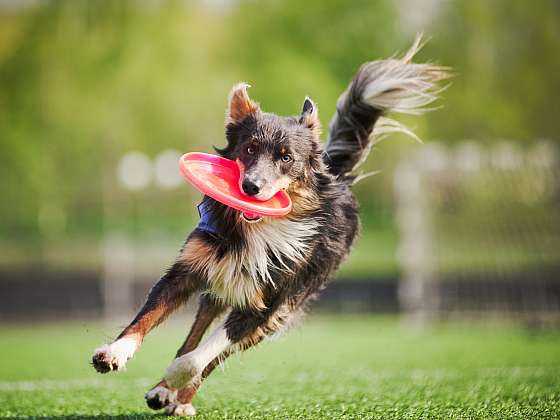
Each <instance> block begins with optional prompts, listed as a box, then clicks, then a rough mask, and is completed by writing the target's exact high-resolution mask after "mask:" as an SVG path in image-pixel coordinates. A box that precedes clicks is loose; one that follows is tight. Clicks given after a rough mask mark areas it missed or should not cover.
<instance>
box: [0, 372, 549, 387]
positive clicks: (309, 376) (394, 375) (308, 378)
mask: <svg viewBox="0 0 560 420" xmlns="http://www.w3.org/2000/svg"><path fill="white" fill-rule="evenodd" d="M551 369H556V370H557V369H560V366H550V368H547V367H543V366H533V367H531V366H523V367H495V368H493V367H486V368H477V369H443V368H435V369H377V370H376V369H371V368H368V369H359V370H356V369H354V370H349V371H348V372H347V375H348V377H349V378H352V377H354V378H357V379H360V378H362V379H369V380H375V381H378V380H384V379H398V378H403V379H409V380H412V381H416V382H418V381H420V382H421V381H423V380H442V379H453V378H460V377H464V376H468V377H470V376H471V375H479V376H481V377H484V378H488V377H495V378H501V377H504V376H507V377H535V376H543V375H547V374H548V373H549V372H550V370H551ZM248 377H249V378H252V379H255V380H257V379H258V380H259V381H263V380H267V376H266V375H264V374H263V373H262V372H259V371H255V372H251V373H249V374H248ZM329 378H330V376H329V375H328V372H327V373H325V372H323V373H313V372H311V373H303V372H302V373H299V374H296V375H294V376H293V380H294V381H295V382H299V383H307V382H309V383H314V382H320V381H325V380H329ZM270 380H271V381H272V380H273V378H270ZM155 383H156V381H154V379H153V378H136V379H127V378H119V379H115V378H81V379H37V380H29V381H0V392H9V391H13V392H21V391H59V390H60V391H65V390H76V389H88V388H105V389H106V388H117V387H122V386H134V387H139V388H146V387H150V386H153V385H154V384H155Z"/></svg>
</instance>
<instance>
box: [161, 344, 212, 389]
mask: <svg viewBox="0 0 560 420" xmlns="http://www.w3.org/2000/svg"><path fill="white" fill-rule="evenodd" d="M202 369H204V366H202V365H201V363H199V361H198V360H197V358H196V357H195V354H194V352H191V353H187V354H185V355H184V356H181V357H178V358H177V359H175V360H174V361H173V362H172V363H171V365H169V367H168V368H167V372H165V381H166V382H167V383H168V384H169V386H171V387H172V388H176V389H181V388H184V387H185V386H186V385H187V384H188V383H189V382H191V381H192V380H193V379H194V378H196V377H198V376H199V375H200V374H201V373H202Z"/></svg>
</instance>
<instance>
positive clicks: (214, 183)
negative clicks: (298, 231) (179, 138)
mask: <svg viewBox="0 0 560 420" xmlns="http://www.w3.org/2000/svg"><path fill="white" fill-rule="evenodd" d="M179 168H180V169H181V172H182V173H183V175H184V176H185V178H186V179H187V181H189V182H190V183H191V184H192V185H193V186H194V187H195V188H196V189H197V190H199V191H200V192H201V193H203V194H205V195H207V196H209V197H212V198H213V199H214V200H216V201H219V202H220V203H223V204H225V205H226V206H229V207H233V208H234V209H236V210H240V211H242V212H243V213H245V215H246V216H249V218H253V216H254V215H257V216H272V217H279V216H285V215H286V214H288V213H289V212H290V210H291V209H292V200H291V199H290V196H289V195H288V194H287V193H286V191H284V190H280V191H278V192H277V193H276V194H275V195H274V196H273V197H272V198H270V199H269V200H266V201H259V200H257V199H255V198H253V197H249V196H247V195H245V194H244V193H243V192H242V191H241V189H240V188H239V167H238V166H237V163H236V162H235V161H233V160H230V159H226V158H223V157H220V156H216V155H210V154H208V153H197V152H192V153H185V154H184V155H183V156H181V159H179Z"/></svg>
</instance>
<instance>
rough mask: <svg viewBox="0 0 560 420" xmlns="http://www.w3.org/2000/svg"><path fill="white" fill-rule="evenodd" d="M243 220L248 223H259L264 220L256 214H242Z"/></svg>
mask: <svg viewBox="0 0 560 420" xmlns="http://www.w3.org/2000/svg"><path fill="white" fill-rule="evenodd" d="M241 219H242V220H243V221H244V222H246V223H257V222H260V221H261V220H262V217H261V216H259V215H258V214H254V213H245V212H241Z"/></svg>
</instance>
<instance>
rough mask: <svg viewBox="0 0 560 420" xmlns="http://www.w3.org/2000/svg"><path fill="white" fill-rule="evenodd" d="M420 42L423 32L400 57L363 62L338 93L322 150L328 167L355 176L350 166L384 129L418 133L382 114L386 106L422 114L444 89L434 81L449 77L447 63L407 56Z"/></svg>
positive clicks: (359, 160) (363, 155)
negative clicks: (350, 80)
mask: <svg viewBox="0 0 560 420" xmlns="http://www.w3.org/2000/svg"><path fill="white" fill-rule="evenodd" d="M422 45H423V44H422V36H421V35H418V36H417V37H416V40H415V41H414V44H413V45H412V47H411V48H410V50H409V51H408V52H407V53H406V54H405V55H404V56H403V57H402V58H396V57H393V58H390V59H388V60H381V61H371V62H368V63H365V64H363V65H362V66H361V67H360V69H359V70H358V73H357V74H356V76H354V79H353V80H352V82H351V83H350V85H349V86H348V88H347V89H346V90H345V91H344V92H343V93H342V95H340V98H338V102H337V107H336V108H337V110H336V113H335V115H334V117H333V119H332V120H331V123H330V127H329V140H328V143H327V147H326V150H325V161H326V163H327V165H328V166H329V168H330V171H331V173H333V174H334V175H336V176H338V177H340V178H343V179H347V180H353V179H354V176H353V175H352V172H353V171H354V170H355V169H356V168H357V167H358V166H359V165H360V164H361V163H362V162H363V161H364V160H365V158H367V155H368V153H369V150H370V149H371V147H372V145H373V144H374V143H376V142H378V141H379V140H380V139H381V138H382V137H383V136H384V135H385V134H388V133H393V132H402V133H405V134H407V135H409V136H412V137H414V138H416V139H418V138H417V137H416V135H415V134H414V133H413V132H412V131H411V130H409V129H408V128H406V127H405V126H403V125H402V124H400V123H398V122H397V121H395V120H392V119H389V118H386V117H384V115H385V113H387V112H389V111H393V112H399V113H404V114H414V115H418V114H422V113H423V112H425V111H428V110H430V109H431V108H428V107H427V106H428V105H429V104H431V103H432V102H434V101H435V100H436V99H437V97H438V93H439V92H440V91H441V90H442V88H440V87H439V86H438V84H437V82H439V81H441V80H444V79H446V78H447V77H449V74H448V71H447V68H445V67H441V66H437V65H433V64H429V63H428V64H416V63H412V62H411V60H412V58H413V57H414V55H415V54H416V53H417V52H418V51H419V50H420V49H421V48H422Z"/></svg>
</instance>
